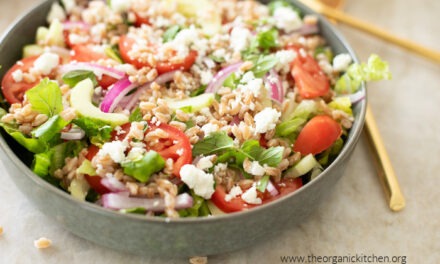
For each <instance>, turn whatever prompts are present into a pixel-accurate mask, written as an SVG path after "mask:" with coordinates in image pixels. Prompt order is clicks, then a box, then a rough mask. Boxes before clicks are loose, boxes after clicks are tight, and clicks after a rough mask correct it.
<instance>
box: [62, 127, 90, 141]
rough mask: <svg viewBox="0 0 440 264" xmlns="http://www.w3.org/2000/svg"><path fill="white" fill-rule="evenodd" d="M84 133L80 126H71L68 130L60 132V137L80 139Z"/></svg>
mask: <svg viewBox="0 0 440 264" xmlns="http://www.w3.org/2000/svg"><path fill="white" fill-rule="evenodd" d="M85 135H86V133H85V132H84V130H82V129H81V128H72V129H70V130H69V131H68V132H61V136H60V137H61V139H64V140H80V139H82V138H83V137H84V136H85Z"/></svg>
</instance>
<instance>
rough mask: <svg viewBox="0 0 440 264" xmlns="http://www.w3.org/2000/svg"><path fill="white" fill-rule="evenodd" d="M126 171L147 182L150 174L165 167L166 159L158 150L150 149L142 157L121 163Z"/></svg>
mask: <svg viewBox="0 0 440 264" xmlns="http://www.w3.org/2000/svg"><path fill="white" fill-rule="evenodd" d="M121 166H122V168H124V173H125V174H127V175H130V176H133V177H134V178H135V179H136V180H138V181H140V182H147V181H148V180H149V179H150V176H151V175H153V174H154V173H156V172H158V171H160V170H162V169H163V168H164V167H165V160H164V159H163V158H162V156H160V155H159V154H158V153H157V152H156V151H153V150H150V151H148V152H147V153H145V154H144V155H143V156H142V158H141V159H139V160H135V161H124V162H122V163H121Z"/></svg>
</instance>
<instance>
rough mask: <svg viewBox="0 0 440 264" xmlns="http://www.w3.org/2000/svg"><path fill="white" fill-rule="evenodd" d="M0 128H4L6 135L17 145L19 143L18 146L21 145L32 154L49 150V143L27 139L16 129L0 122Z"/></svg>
mask: <svg viewBox="0 0 440 264" xmlns="http://www.w3.org/2000/svg"><path fill="white" fill-rule="evenodd" d="M0 126H1V127H3V128H4V130H5V131H6V133H8V134H9V135H10V136H11V137H12V138H14V139H15V140H16V141H17V142H18V143H20V145H22V146H23V147H25V148H26V149H27V150H29V151H30V152H32V153H42V152H45V151H46V150H47V149H48V148H49V143H48V142H46V141H44V140H42V139H38V138H30V137H27V136H26V135H24V134H23V133H21V131H20V130H18V129H17V128H14V127H12V126H10V125H8V124H5V123H3V122H0Z"/></svg>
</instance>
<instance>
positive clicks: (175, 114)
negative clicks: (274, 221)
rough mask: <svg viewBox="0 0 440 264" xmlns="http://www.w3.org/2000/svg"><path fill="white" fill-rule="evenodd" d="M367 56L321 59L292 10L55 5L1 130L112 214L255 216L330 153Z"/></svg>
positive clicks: (313, 21)
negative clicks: (249, 212) (242, 213)
mask: <svg viewBox="0 0 440 264" xmlns="http://www.w3.org/2000/svg"><path fill="white" fill-rule="evenodd" d="M388 78H390V72H389V70H388V65H387V63H385V62H383V61H382V60H381V59H380V58H379V57H378V56H377V55H372V56H371V57H370V58H369V59H368V62H367V63H362V64H358V63H353V59H352V57H351V55H350V54H346V53H344V54H333V51H332V49H331V47H330V46H329V45H328V43H327V42H326V40H325V39H324V38H323V36H321V35H320V27H319V18H318V17H316V16H314V15H309V14H304V13H302V12H301V10H300V9H298V8H297V7H296V6H294V5H293V4H292V3H291V2H290V1H273V2H271V3H269V4H268V5H263V4H261V3H259V2H257V1H236V0H232V1H231V0H229V1H227V0H221V1H220V0H219V1H210V0H197V1H190V0H163V1H151V0H126V1H121V0H109V1H79V0H77V1H75V0H62V1H60V2H56V3H54V4H53V5H52V7H51V9H50V12H49V13H48V14H47V25H46V26H41V27H39V28H38V30H37V32H36V33H35V43H33V44H29V45H26V46H24V47H23V56H22V58H21V59H20V60H19V61H17V62H16V63H15V64H14V65H13V66H12V67H11V68H10V69H8V71H7V72H6V74H5V75H4V76H3V79H2V82H1V91H2V94H3V97H4V109H0V116H1V120H0V126H1V127H2V128H3V129H4V131H5V132H6V133H7V134H9V135H10V136H11V137H12V138H14V139H15V140H16V141H17V142H18V143H19V144H21V145H22V146H23V147H24V148H25V149H26V150H27V151H29V152H31V153H33V155H34V160H33V163H32V166H31V169H32V170H33V172H34V173H35V174H37V175H38V176H40V177H41V178H43V179H45V180H47V181H48V182H50V183H51V184H53V185H55V186H57V187H59V188H61V189H63V190H65V191H66V192H68V193H69V194H70V195H72V196H73V197H74V198H76V199H78V200H82V201H88V202H91V203H95V204H98V205H101V206H103V207H105V208H109V209H111V210H115V211H119V212H122V213H135V214H142V215H146V216H163V217H171V218H177V217H198V216H208V215H215V214H219V213H233V212H239V211H243V210H248V209H251V208H253V207H258V206H261V205H263V204H266V203H269V202H271V201H274V200H276V199H278V198H280V197H282V196H285V195H287V194H290V193H292V192H294V191H295V190H297V189H299V188H301V187H302V186H303V185H304V184H307V183H308V182H310V181H313V179H314V178H315V177H316V176H318V175H319V174H320V173H321V172H322V171H323V170H324V169H325V168H326V167H327V166H328V165H329V164H330V163H331V162H332V161H333V160H334V159H335V158H336V157H337V156H338V154H339V153H340V151H341V149H342V148H343V146H344V142H345V141H346V139H347V135H348V131H349V130H350V128H351V127H352V124H353V122H355V120H354V117H353V111H352V106H353V105H354V104H356V103H357V102H358V101H360V100H363V99H364V94H363V93H364V91H362V90H361V91H359V87H360V84H361V83H362V82H363V81H371V80H380V79H388Z"/></svg>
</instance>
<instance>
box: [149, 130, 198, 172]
mask: <svg viewBox="0 0 440 264" xmlns="http://www.w3.org/2000/svg"><path fill="white" fill-rule="evenodd" d="M158 128H160V129H162V130H163V131H165V132H166V133H167V134H168V138H167V139H166V140H165V141H164V140H161V141H162V142H161V141H160V142H159V143H163V144H156V145H154V146H153V147H152V149H153V150H154V151H157V152H158V153H159V155H161V156H162V157H163V158H164V159H169V158H171V159H173V160H174V164H173V175H174V176H177V177H180V169H181V168H182V167H183V165H185V164H191V162H192V149H191V143H190V142H189V138H188V137H187V136H186V135H185V133H183V132H182V131H181V130H180V129H178V128H176V127H173V126H170V125H167V124H160V125H158V126H156V125H150V129H151V130H154V129H158Z"/></svg>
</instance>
